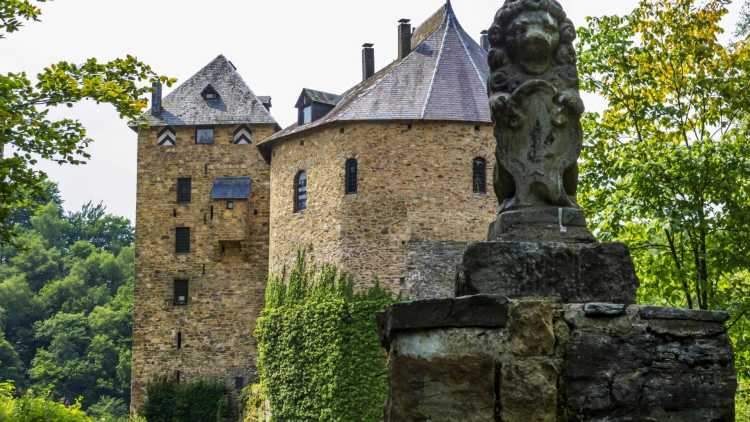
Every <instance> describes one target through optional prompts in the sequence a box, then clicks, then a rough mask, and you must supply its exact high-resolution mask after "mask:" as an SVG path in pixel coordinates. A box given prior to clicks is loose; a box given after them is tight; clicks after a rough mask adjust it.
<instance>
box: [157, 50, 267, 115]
mask: <svg viewBox="0 0 750 422" xmlns="http://www.w3.org/2000/svg"><path fill="white" fill-rule="evenodd" d="M209 84H210V85H211V86H212V87H213V88H214V89H215V90H216V92H218V94H219V96H220V99H219V100H210V101H206V100H204V99H203V97H202V96H201V92H203V90H204V89H205V88H206V87H207V86H208V85H209ZM145 117H146V124H148V125H150V126H193V125H222V124H227V125H229V124H244V123H247V124H273V125H275V124H277V123H276V120H274V118H273V117H271V113H269V112H268V110H266V108H265V107H264V106H263V103H262V101H261V100H260V99H259V98H258V97H256V96H255V94H254V93H253V91H252V90H251V89H250V88H249V87H248V86H247V84H246V83H245V81H244V80H242V76H240V74H239V73H238V72H237V69H235V67H234V65H232V63H230V62H229V60H227V59H226V58H225V57H224V56H221V55H220V56H218V57H216V58H215V59H214V60H213V61H211V63H209V64H208V65H206V67H204V68H203V69H201V70H200V71H199V72H198V73H196V74H195V75H193V76H192V77H191V78H190V79H188V80H186V81H185V82H183V83H182V85H180V86H178V87H177V88H176V89H175V90H174V91H172V92H171V93H170V94H169V95H167V96H166V97H164V99H163V100H162V112H161V113H160V114H159V115H158V116H154V115H152V114H151V113H150V112H148V113H147V114H146V116H145Z"/></svg>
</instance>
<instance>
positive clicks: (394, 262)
mask: <svg viewBox="0 0 750 422" xmlns="http://www.w3.org/2000/svg"><path fill="white" fill-rule="evenodd" d="M494 145H495V141H494V138H493V136H492V128H491V126H490V125H487V124H484V125H479V126H477V125H475V124H469V123H459V122H424V121H417V122H413V123H407V122H384V123H373V122H352V123H344V124H340V125H338V126H330V127H326V128H323V129H319V130H315V131H312V132H306V133H304V134H302V135H298V136H293V137H291V138H289V139H286V140H283V141H281V142H279V143H278V144H276V145H275V146H274V148H273V153H272V159H271V160H272V162H271V210H272V212H271V231H270V237H271V244H270V269H271V271H276V272H278V271H281V269H282V268H283V267H284V266H285V265H287V266H288V265H290V263H291V260H292V259H293V258H294V256H295V251H296V250H297V249H298V248H299V247H309V248H310V255H311V257H312V258H313V259H315V260H317V261H318V262H332V263H335V264H338V265H340V266H342V267H343V268H344V269H346V270H348V271H350V272H352V273H353V274H355V275H356V276H357V278H358V280H359V281H360V282H361V283H363V284H368V285H369V284H371V283H372V281H373V280H374V279H375V278H376V277H377V278H378V279H379V280H380V282H381V284H382V285H384V286H386V287H388V288H389V289H391V290H392V291H395V292H398V291H401V290H402V289H403V288H404V284H405V283H406V277H407V274H406V272H407V271H406V270H407V265H408V264H407V250H408V247H407V243H408V242H411V241H421V240H434V241H478V240H483V239H485V238H486V236H487V226H488V225H489V223H490V222H491V221H492V220H493V218H494V217H495V209H496V200H495V198H494V195H493V194H492V171H493V169H494V164H493V163H494ZM476 157H483V158H485V159H486V160H487V163H488V166H487V167H488V168H487V189H488V194H487V195H475V194H474V193H473V189H472V161H473V159H474V158H476ZM350 158H356V159H357V160H358V166H359V169H358V170H359V171H358V173H359V174H358V175H359V178H358V179H359V187H358V188H359V189H358V193H357V194H355V195H345V193H344V192H345V191H344V164H345V162H346V160H347V159H350ZM300 170H305V171H307V176H308V192H309V200H308V209H307V210H305V211H303V212H300V213H294V212H293V208H292V201H293V186H294V177H295V175H296V174H297V172H299V171H300Z"/></svg>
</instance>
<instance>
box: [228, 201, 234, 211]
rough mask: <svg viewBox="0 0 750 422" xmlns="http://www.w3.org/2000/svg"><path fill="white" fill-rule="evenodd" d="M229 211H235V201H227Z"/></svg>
mask: <svg viewBox="0 0 750 422" xmlns="http://www.w3.org/2000/svg"><path fill="white" fill-rule="evenodd" d="M227 209H228V210H233V209H234V201H232V200H229V201H227Z"/></svg>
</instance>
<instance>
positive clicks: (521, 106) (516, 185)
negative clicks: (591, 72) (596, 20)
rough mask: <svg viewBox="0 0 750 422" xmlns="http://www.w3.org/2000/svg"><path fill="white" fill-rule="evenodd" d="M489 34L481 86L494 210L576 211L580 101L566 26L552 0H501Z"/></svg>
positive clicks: (572, 29) (571, 32)
mask: <svg viewBox="0 0 750 422" xmlns="http://www.w3.org/2000/svg"><path fill="white" fill-rule="evenodd" d="M489 38H490V45H491V47H492V48H491V50H490V52H489V56H488V61H489V66H490V71H491V74H490V77H489V81H488V84H487V87H488V91H489V96H490V106H491V109H492V116H493V120H494V122H495V136H496V138H497V152H496V154H497V166H496V169H495V176H494V182H495V183H494V184H495V192H496V193H497V196H498V200H499V201H500V204H501V207H500V210H501V213H502V212H503V211H511V210H518V209H524V208H540V207H567V208H578V205H577V204H576V202H575V195H576V189H577V184H578V167H577V160H578V157H579V155H580V152H581V145H582V138H583V136H582V132H581V125H580V118H581V115H582V114H583V112H584V106H583V101H582V100H581V97H580V94H579V90H578V85H579V81H578V71H577V68H576V53H575V49H574V47H573V41H574V40H575V38H576V30H575V27H574V26H573V23H572V22H571V21H570V19H568V18H567V17H566V15H565V12H564V11H563V9H562V6H561V5H560V3H558V2H557V0H506V2H505V4H504V5H503V7H502V8H501V9H500V10H499V11H498V12H497V14H496V16H495V19H494V22H493V25H492V27H491V28H490V30H489Z"/></svg>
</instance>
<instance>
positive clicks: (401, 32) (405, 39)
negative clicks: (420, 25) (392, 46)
mask: <svg viewBox="0 0 750 422" xmlns="http://www.w3.org/2000/svg"><path fill="white" fill-rule="evenodd" d="M409 22H411V21H410V20H409V19H401V20H399V21H398V23H399V25H398V58H399V59H403V58H404V57H406V56H408V55H409V53H411V24H410V23H409Z"/></svg>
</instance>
